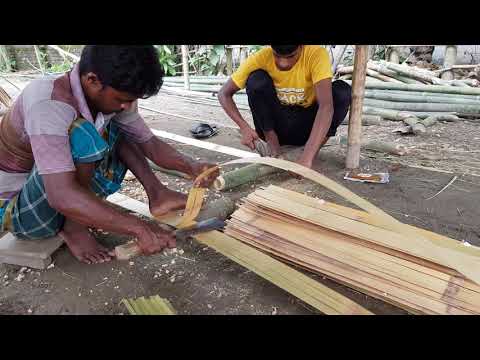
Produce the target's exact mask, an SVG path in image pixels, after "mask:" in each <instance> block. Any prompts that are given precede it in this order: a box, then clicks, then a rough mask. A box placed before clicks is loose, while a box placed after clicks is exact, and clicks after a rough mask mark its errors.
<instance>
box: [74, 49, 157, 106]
mask: <svg viewBox="0 0 480 360" xmlns="http://www.w3.org/2000/svg"><path fill="white" fill-rule="evenodd" d="M79 71H80V76H81V75H84V74H87V73H89V72H92V73H94V74H95V75H97V76H98V78H99V80H100V82H101V83H102V85H103V86H110V87H112V88H114V89H115V90H118V91H122V92H126V93H128V94H130V95H133V96H135V97H138V98H144V99H145V98H148V97H150V96H153V95H156V94H157V93H158V92H159V91H160V88H161V87H162V84H163V76H164V71H163V68H162V66H161V64H160V62H159V57H158V52H157V49H156V48H155V47H154V46H153V45H147V46H127V45H87V46H85V47H84V49H83V51H82V56H81V58H80V63H79Z"/></svg>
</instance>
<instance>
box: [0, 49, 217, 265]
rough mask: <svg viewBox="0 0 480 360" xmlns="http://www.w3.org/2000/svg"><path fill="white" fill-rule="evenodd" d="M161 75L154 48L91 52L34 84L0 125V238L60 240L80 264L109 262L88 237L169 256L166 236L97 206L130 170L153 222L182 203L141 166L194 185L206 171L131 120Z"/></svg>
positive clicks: (107, 255) (140, 121)
mask: <svg viewBox="0 0 480 360" xmlns="http://www.w3.org/2000/svg"><path fill="white" fill-rule="evenodd" d="M163 75H164V74H163V70H162V67H161V64H160V63H159V60H158V54H157V51H156V49H155V47H153V46H119V45H118V46H117V45H115V46H113V45H108V46H107V45H106V46H100V45H89V46H86V47H85V48H84V50H83V52H82V56H81V59H80V62H79V63H78V64H77V65H76V66H75V67H74V68H73V70H71V71H69V72H67V73H66V74H64V75H63V76H61V77H59V78H56V79H55V78H48V77H45V78H41V79H38V80H34V81H32V82H31V83H30V84H29V85H28V86H27V87H26V88H25V89H24V90H23V92H22V93H21V94H20V95H19V97H18V98H17V99H16V101H15V103H14V104H13V106H12V107H11V108H10V109H9V111H8V112H7V113H6V114H5V115H4V116H3V118H2V121H1V122H0V221H1V224H2V230H3V231H10V232H12V233H13V234H14V235H15V236H17V237H18V238H19V239H24V240H30V241H41V239H45V238H48V237H51V236H54V235H57V234H59V235H61V236H62V237H63V238H64V240H65V242H66V244H67V246H68V247H69V249H70V251H71V252H72V254H73V255H74V256H75V257H76V258H77V259H78V260H80V261H82V262H85V263H99V262H104V261H109V260H111V259H112V257H113V254H112V252H111V251H108V250H107V249H106V248H104V247H102V246H101V245H100V244H98V243H97V242H96V240H95V239H94V237H93V236H92V234H91V232H90V231H89V228H101V229H104V230H106V231H109V232H114V233H119V234H125V235H131V236H134V237H135V238H136V239H137V241H138V244H139V246H140V248H141V249H142V251H143V253H144V254H152V253H155V252H158V251H161V250H162V249H164V248H165V247H174V246H175V238H174V237H173V235H172V234H171V233H169V232H166V231H165V230H163V229H162V228H160V227H159V226H158V225H155V224H151V223H147V222H146V221H144V220H141V219H140V218H138V217H136V216H133V215H129V214H125V213H122V212H120V211H118V210H117V209H116V208H114V207H112V206H111V205H110V204H109V203H108V202H106V201H104V198H106V197H107V196H108V195H110V194H113V193H114V192H116V191H118V190H119V189H120V186H121V183H122V181H123V178H124V176H125V173H126V171H127V170H128V169H129V170H131V171H132V173H133V174H134V175H135V176H136V177H137V179H138V180H139V181H140V183H141V184H142V185H143V187H144V188H145V191H146V193H147V195H148V199H149V206H150V212H151V213H152V215H154V216H158V215H162V214H165V213H167V212H169V211H172V210H177V209H182V208H184V207H185V204H186V195H184V194H181V193H178V192H175V191H172V190H169V189H168V188H166V187H165V186H163V185H162V184H161V182H160V181H159V179H158V178H157V177H156V176H155V174H154V173H153V172H152V170H151V169H150V167H149V165H148V162H147V159H150V160H151V161H152V162H153V163H155V164H157V165H158V166H161V167H163V168H167V169H172V170H178V171H181V172H183V173H186V174H189V175H191V176H192V178H195V177H196V176H198V175H199V174H201V173H202V172H203V171H204V170H206V169H208V168H210V167H212V166H213V165H211V164H207V163H203V162H194V161H193V160H192V159H190V158H187V157H185V156H183V155H182V154H180V153H179V152H177V151H176V150H175V149H174V148H172V147H171V146H169V145H168V144H166V143H164V142H162V141H161V140H159V139H158V138H157V137H155V136H154V135H153V133H152V132H151V131H150V129H149V128H148V126H147V125H146V124H145V122H144V120H143V119H142V117H141V116H140V115H139V113H138V108H137V99H139V98H148V97H150V96H152V95H155V94H157V93H158V91H159V90H160V88H161V86H162V82H163V81H162V77H163ZM217 175H218V171H217V172H216V173H214V174H213V175H212V176H210V177H209V178H208V179H206V181H205V182H204V184H203V185H209V184H210V183H211V182H212V181H213V180H214V179H215V177H216V176H217Z"/></svg>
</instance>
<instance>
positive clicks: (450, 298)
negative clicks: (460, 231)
mask: <svg viewBox="0 0 480 360" xmlns="http://www.w3.org/2000/svg"><path fill="white" fill-rule="evenodd" d="M404 227H405V228H408V229H409V231H410V234H417V235H418V237H424V238H426V239H429V241H430V243H431V244H432V245H435V246H437V249H442V251H443V252H444V253H445V254H447V255H448V254H449V255H451V256H452V258H458V259H460V258H463V257H465V258H468V259H471V258H474V259H477V260H478V259H480V248H477V247H474V246H472V247H466V246H464V245H462V244H461V243H460V242H458V241H456V240H453V239H450V238H448V237H445V236H441V235H439V234H435V233H432V232H429V231H426V230H422V229H418V228H416V227H413V226H409V225H405V224H404ZM225 232H226V234H227V235H229V236H231V237H234V238H236V239H238V240H241V241H243V242H245V243H247V244H249V245H252V246H254V247H256V248H258V249H260V250H262V251H265V252H267V253H269V254H272V255H274V256H276V257H279V258H281V259H283V260H285V261H287V262H289V263H294V264H296V265H299V266H301V267H303V268H305V269H308V270H310V271H313V272H316V273H320V274H323V275H325V276H327V277H328V278H330V279H332V280H334V281H337V282H339V283H341V284H344V285H346V286H348V287H351V288H353V289H356V290H357V291H360V292H363V293H365V294H367V295H369V296H372V297H375V298H378V299H381V300H383V301H385V302H388V303H391V304H393V305H395V306H398V307H400V308H403V309H405V310H407V311H409V312H411V313H413V314H462V315H467V314H480V285H478V284H477V283H476V282H474V281H472V280H471V279H469V278H467V277H465V276H464V275H462V274H461V273H460V272H458V271H457V270H455V269H453V268H451V267H449V266H446V265H445V264H444V263H442V262H441V261H438V260H439V259H438V258H437V256H436V255H429V254H428V252H423V251H417V249H415V245H416V244H415V242H414V241H412V240H413V239H412V238H410V237H409V236H405V235H403V234H401V233H398V232H396V231H395V230H392V229H391V228H390V227H389V225H388V224H386V223H382V222H379V221H378V219H377V216H376V215H373V214H371V213H368V212H364V211H360V210H355V209H350V208H348V207H343V206H339V205H336V204H333V203H328V202H325V201H320V200H318V199H314V198H311V197H308V196H306V195H303V194H299V193H296V192H293V191H290V190H286V189H282V188H279V187H276V186H273V185H270V186H269V187H267V188H265V189H260V190H257V191H255V192H254V193H252V194H250V195H248V196H247V197H246V198H245V199H244V200H243V204H242V205H241V206H240V208H239V209H238V210H237V211H236V212H235V213H234V214H233V215H232V219H231V220H229V221H228V225H227V227H226V231H225ZM432 254H433V253H432Z"/></svg>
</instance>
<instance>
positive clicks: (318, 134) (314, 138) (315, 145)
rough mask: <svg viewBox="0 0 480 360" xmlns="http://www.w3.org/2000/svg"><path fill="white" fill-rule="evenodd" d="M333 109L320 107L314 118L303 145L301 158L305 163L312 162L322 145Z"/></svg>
mask: <svg viewBox="0 0 480 360" xmlns="http://www.w3.org/2000/svg"><path fill="white" fill-rule="evenodd" d="M332 117H333V109H331V108H330V107H320V108H319V109H318V111H317V115H316V116H315V122H314V124H313V128H312V131H311V133H310V137H309V138H308V141H307V143H306V144H305V149H304V152H303V155H302V157H303V158H304V159H305V160H307V161H313V159H314V158H315V156H316V155H317V153H318V151H319V150H320V147H321V145H322V143H323V142H324V140H325V138H326V136H327V133H328V130H329V129H330V125H331V124H332Z"/></svg>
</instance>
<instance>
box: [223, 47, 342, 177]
mask: <svg viewBox="0 0 480 360" xmlns="http://www.w3.org/2000/svg"><path fill="white" fill-rule="evenodd" d="M332 76H333V75H332V70H331V65H330V59H329V56H328V53H327V51H326V50H325V49H324V48H323V47H320V46H317V45H271V46H269V47H266V48H263V49H262V50H260V51H258V52H257V53H255V54H253V55H251V56H249V57H248V58H247V59H246V60H245V62H244V63H242V64H241V65H240V67H239V69H238V70H237V71H236V72H235V73H234V74H233V75H232V77H231V78H230V79H229V80H228V81H227V82H226V83H225V85H224V86H223V87H222V89H221V90H220V92H219V94H218V98H219V101H220V104H221V105H222V107H223V109H224V110H225V112H226V113H227V114H228V115H229V116H230V118H231V119H232V120H233V121H235V123H237V125H238V126H239V127H240V131H241V133H242V144H244V145H246V146H248V147H250V148H251V149H252V150H253V149H255V144H254V143H255V140H257V139H258V138H259V137H260V138H261V139H263V140H266V141H267V143H268V145H269V147H270V150H271V152H272V154H273V156H274V157H276V156H278V155H280V145H294V146H303V145H305V149H304V151H303V153H302V155H301V156H300V158H299V159H298V160H297V162H298V163H299V164H301V165H304V166H306V167H309V168H311V167H312V162H313V160H314V158H315V157H316V155H317V153H318V151H319V150H320V148H321V147H322V146H323V145H324V144H325V143H326V142H327V140H328V138H329V137H330V136H334V135H335V134H336V130H337V127H338V126H339V125H340V124H341V122H342V121H343V119H344V118H345V116H346V115H347V112H348V107H349V105H350V101H351V87H350V85H348V84H347V83H346V82H344V81H334V82H333V83H332ZM242 88H246V92H247V96H248V104H249V106H250V109H251V111H252V116H253V122H254V125H255V130H253V129H252V128H251V127H250V125H249V124H248V123H247V122H246V121H245V120H244V119H243V118H242V116H241V114H240V112H239V111H238V108H237V106H236V105H235V102H234V101H233V95H234V94H235V93H236V92H238V91H239V90H240V89H242Z"/></svg>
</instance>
